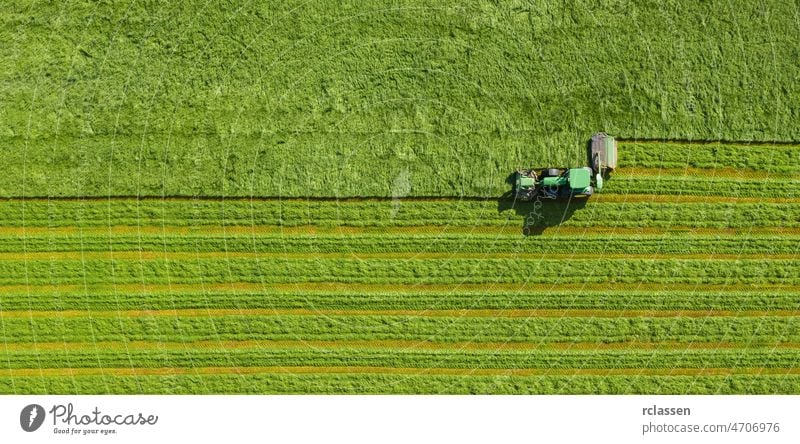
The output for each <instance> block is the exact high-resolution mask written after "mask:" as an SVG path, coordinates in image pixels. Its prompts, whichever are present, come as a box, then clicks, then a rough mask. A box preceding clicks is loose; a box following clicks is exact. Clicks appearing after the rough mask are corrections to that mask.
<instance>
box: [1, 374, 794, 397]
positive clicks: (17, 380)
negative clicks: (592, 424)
mask: <svg viewBox="0 0 800 444" xmlns="http://www.w3.org/2000/svg"><path fill="white" fill-rule="evenodd" d="M0 393H14V394H26V395H30V394H43V395H53V394H65V395H75V394H130V393H139V394H167V393H171V394H220V393H229V394H233V393H239V394H262V395H263V394H309V393H319V394H361V395H363V394H493V395H498V394H594V395H597V394H647V395H654V394H739V395H741V394H783V395H786V394H797V393H800V377H798V376H794V375H783V374H781V375H728V376H644V375H623V376H583V375H570V376H553V375H548V376H529V377H523V376H506V375H503V376H475V375H469V376H441V375H420V376H417V375H386V374H384V375H376V374H368V375H365V374H324V375H318V374H317V375H314V374H285V373H283V374H249V375H242V374H229V375H172V376H141V375H139V376H113V375H103V376H74V375H73V376H63V377H55V376H51V377H41V376H29V377H21V376H16V377H13V378H0Z"/></svg>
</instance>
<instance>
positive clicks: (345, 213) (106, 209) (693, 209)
mask: <svg viewBox="0 0 800 444" xmlns="http://www.w3.org/2000/svg"><path fill="white" fill-rule="evenodd" d="M624 199H627V197H625V196H623V201H618V200H612V201H604V200H602V199H598V200H597V201H596V202H595V201H592V203H591V205H589V204H587V202H586V201H585V200H575V201H572V202H564V201H558V202H545V203H544V204H541V206H540V205H537V204H536V203H535V202H529V203H521V202H517V203H516V204H514V203H513V202H512V201H509V200H499V201H498V200H491V199H490V200H453V199H442V200H411V201H401V200H398V201H390V200H388V201H381V200H364V201H353V200H345V201H320V200H290V201H280V200H278V201H249V200H223V201H209V200H191V199H188V200H165V201H160V200H135V199H120V200H117V199H114V200H92V201H49V202H48V201H42V200H36V201H22V200H6V201H0V226H3V227H49V228H54V227H77V228H90V227H93V228H98V227H105V228H109V227H111V226H120V225H121V226H150V227H163V226H177V227H203V226H214V227H219V226H220V225H226V226H228V225H233V226H249V227H252V226H261V225H276V226H284V227H296V226H307V225H317V226H322V227H332V226H334V227H335V226H344V227H399V226H408V227H413V226H431V225H437V226H443V227H451V226H453V227H481V226H494V227H497V226H500V227H508V226H511V227H520V228H522V227H523V225H528V226H530V227H534V228H535V227H542V228H547V227H555V226H557V225H558V226H559V228H560V227H587V228H588V227H597V226H602V227H623V228H624V227H648V228H652V227H659V228H669V227H684V228H685V227H689V228H742V229H746V228H751V227H784V228H796V227H800V205H797V204H796V203H791V202H787V203H774V202H760V201H758V200H756V201H754V202H725V201H713V200H712V201H709V202H702V201H699V202H698V201H690V202H658V201H655V202H641V201H636V200H635V199H634V200H632V201H631V202H625V201H624Z"/></svg>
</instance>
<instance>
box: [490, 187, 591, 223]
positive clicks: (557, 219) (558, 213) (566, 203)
mask: <svg viewBox="0 0 800 444" xmlns="http://www.w3.org/2000/svg"><path fill="white" fill-rule="evenodd" d="M506 181H507V182H509V183H511V184H512V186H513V182H514V175H513V174H512V175H511V176H509V179H507V180H506ZM589 199H590V198H586V197H573V198H569V199H544V198H537V199H534V200H532V201H529V202H524V201H520V200H517V199H515V198H514V192H513V191H508V192H506V193H504V194H503V195H502V196H500V197H499V198H498V199H497V212H498V213H504V212H506V211H514V213H515V214H516V215H517V216H519V217H521V218H522V234H523V235H525V236H539V235H541V234H543V233H544V232H545V231H546V230H547V229H549V228H553V227H558V226H559V225H561V224H563V223H564V222H566V221H568V220H569V219H571V218H572V216H573V215H574V214H575V212H576V211H579V210H582V209H583V208H585V207H586V203H587V202H588V200H589Z"/></svg>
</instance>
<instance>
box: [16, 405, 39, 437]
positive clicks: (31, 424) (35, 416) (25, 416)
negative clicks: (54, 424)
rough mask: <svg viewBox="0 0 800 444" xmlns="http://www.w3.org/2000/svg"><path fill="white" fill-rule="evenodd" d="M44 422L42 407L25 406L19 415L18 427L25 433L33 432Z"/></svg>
mask: <svg viewBox="0 0 800 444" xmlns="http://www.w3.org/2000/svg"><path fill="white" fill-rule="evenodd" d="M43 422H44V407H42V406H40V405H39V404H31V405H26V406H25V407H24V408H23V409H22V411H21V412H20V413H19V425H20V426H22V430H25V431H26V432H35V431H36V430H37V429H38V428H39V427H41V426H42V423H43Z"/></svg>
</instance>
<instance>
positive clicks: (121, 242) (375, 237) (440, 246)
mask: <svg viewBox="0 0 800 444" xmlns="http://www.w3.org/2000/svg"><path fill="white" fill-rule="evenodd" d="M176 234H177V233H162V234H152V233H142V234H138V235H137V234H112V233H105V234H100V235H98V234H80V233H74V232H69V231H65V232H61V233H59V232H52V233H49V234H47V235H44V234H27V235H24V236H23V235H21V234H19V235H14V236H10V235H0V254H2V253H19V257H20V258H21V257H22V253H23V252H24V253H31V254H32V253H45V254H46V253H50V252H59V253H72V254H73V255H75V256H76V257H77V258H81V257H84V258H87V257H89V258H91V257H93V256H92V255H91V254H83V253H91V252H105V253H113V254H115V255H116V254H117V253H121V252H134V253H135V252H152V253H162V254H165V253H198V254H201V253H220V254H222V255H224V254H226V253H230V254H232V255H233V256H235V253H237V252H248V253H282V254H293V255H304V254H305V255H317V254H327V253H333V254H383V253H385V254H387V255H391V254H414V253H418V254H420V255H422V254H425V253H441V254H451V255H453V256H459V255H463V254H467V253H472V254H487V255H488V254H505V255H509V256H511V255H519V254H539V255H548V254H564V255H574V256H575V257H580V255H581V254H609V255H610V254H641V255H692V254H705V255H711V256H713V255H748V254H750V255H765V256H766V255H792V254H798V255H800V236H791V235H780V236H779V235H772V236H770V235H764V234H755V235H739V236H726V237H720V236H709V235H694V234H691V233H684V234H681V233H673V234H663V235H660V236H659V235H622V234H620V235H613V234H604V235H597V234H595V233H592V232H591V231H590V230H587V233H586V235H585V236H581V235H555V236H547V237H541V236H525V237H523V236H520V235H519V233H517V234H515V235H507V234H506V235H503V234H495V235H486V234H481V233H469V232H468V231H466V232H463V233H461V234H453V233H442V234H438V235H437V234H430V235H419V234H413V233H412V234H407V235H402V236H400V235H395V236H387V235H386V234H367V235H364V234H361V235H349V234H347V233H342V234H340V235H338V236H337V235H330V234H322V235H308V234H306V235H299V234H288V233H287V234H284V235H280V234H277V235H276V234H266V235H265V234H255V233H254V234H251V235H243V234H236V233H234V234H225V235H219V234H210V235H209V234H198V233H187V234H181V235H176ZM62 256H63V255H62ZM62 256H59V255H57V254H54V255H53V257H62ZM150 256H152V255H146V254H144V255H143V256H142V257H143V258H146V257H150ZM33 257H35V256H33Z"/></svg>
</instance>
